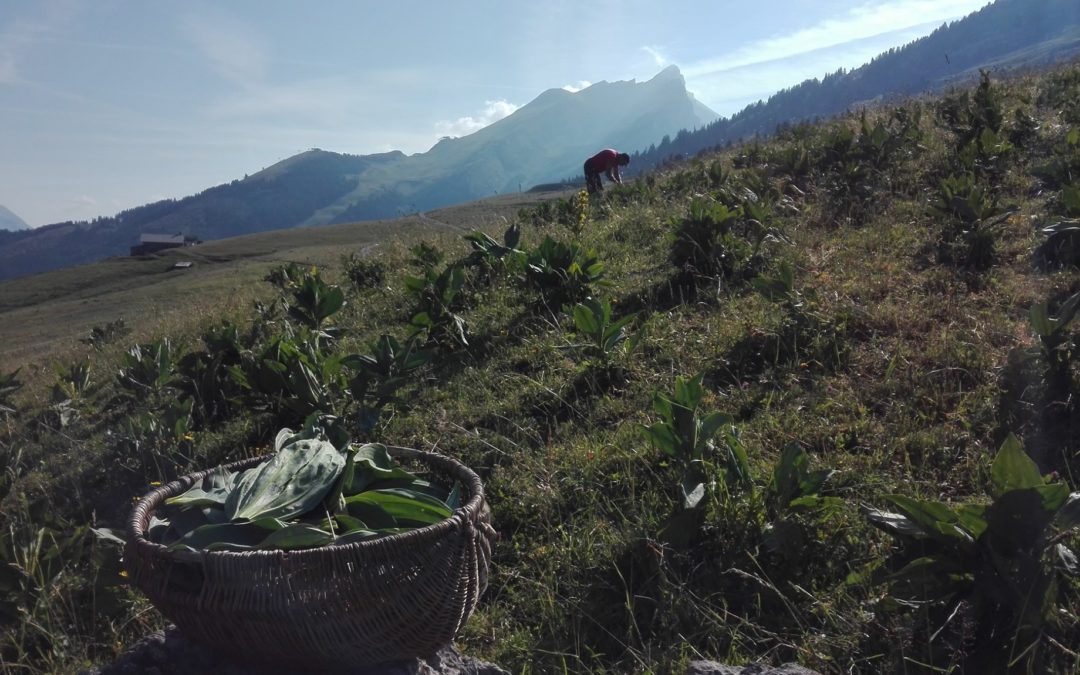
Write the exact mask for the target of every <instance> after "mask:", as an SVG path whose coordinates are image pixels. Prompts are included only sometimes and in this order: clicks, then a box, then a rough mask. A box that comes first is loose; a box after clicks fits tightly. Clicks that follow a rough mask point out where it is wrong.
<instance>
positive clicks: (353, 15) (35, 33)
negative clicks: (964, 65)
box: [0, 0, 988, 226]
mask: <svg viewBox="0 0 1080 675" xmlns="http://www.w3.org/2000/svg"><path fill="white" fill-rule="evenodd" d="M986 4H988V0H761V1H757V2H753V1H750V2H747V1H746V0H700V1H690V0H593V1H591V2H582V1H581V0H565V1H564V0H541V1H540V2H530V3H524V2H507V1H506V0H501V1H495V0H492V1H484V2H477V1H471V2H435V1H434V0H431V1H428V2H420V1H418V0H392V1H386V0H378V1H376V0H370V1H368V0H363V1H362V0H319V1H318V2H310V3H301V2H299V1H296V2H285V1H283V0H246V1H244V0H236V1H231V2H209V1H206V2H203V1H200V0H185V1H183V2H147V1H145V0H70V1H63V0H0V205H4V206H6V207H8V208H9V209H11V210H12V211H14V212H15V213H17V214H18V215H19V216H21V217H22V218H23V219H24V220H26V221H27V222H28V223H29V224H30V225H33V226H37V225H43V224H46V223H53V222H57V221H61V220H68V219H73V220H77V219H88V218H92V217H95V216H100V215H114V214H115V213H116V212H117V211H120V210H122V209H125V208H130V207H133V206H138V205H140V204H144V203H147V202H150V201H154V200H157V199H162V198H165V197H183V196H186V195H189V194H192V193H195V192H199V191H201V190H203V189H205V188H207V187H211V186H213V185H217V184H219V183H223V182H227V181H230V180H232V179H234V178H240V177H243V176H244V175H245V174H249V173H255V172H256V171H258V170H260V169H262V168H264V167H266V166H269V165H270V164H273V163H274V162H276V161H278V160H280V159H284V158H285V157H288V156H290V155H293V154H295V153H297V152H300V151H303V150H306V149H308V148H312V147H319V148H323V149H324V150H333V151H336V152H347V153H354V154H368V153H373V152H382V151H386V150H395V149H396V150H402V151H404V152H406V153H414V152H424V151H426V150H427V149H429V148H430V147H431V145H432V144H433V143H434V142H435V141H436V140H438V138H439V137H441V136H445V135H452V136H461V135H464V134H467V133H469V132H471V131H475V130H476V129H479V128H481V127H482V126H484V125H485V124H490V123H491V122H493V121H495V120H497V119H499V118H501V117H503V116H505V115H508V114H510V113H511V112H513V111H514V110H515V109H516V108H517V107H519V106H521V105H524V104H526V103H528V102H529V101H531V100H532V99H533V98H535V97H536V96H538V95H539V94H540V93H541V92H543V91H544V90H546V89H550V88H553V87H566V88H570V89H576V88H581V87H583V86H586V85H588V84H589V83H592V82H599V81H601V80H607V81H609V82H610V81H616V80H630V79H636V80H638V81H644V80H647V79H649V78H651V77H652V76H654V75H655V74H656V73H657V72H659V71H660V70H661V69H662V68H663V67H665V66H668V65H671V64H675V65H677V66H679V68H680V69H681V70H682V72H683V74H684V75H685V77H686V81H687V88H688V89H689V90H690V91H691V92H693V93H694V95H695V96H697V98H698V99H699V100H701V101H702V102H704V103H705V104H706V105H708V106H709V107H711V108H712V109H713V110H715V111H716V112H718V113H720V114H722V115H730V114H732V113H734V112H737V111H738V110H740V109H742V108H743V107H744V106H745V105H747V104H748V103H752V102H754V101H757V100H759V99H765V98H768V96H769V95H770V94H772V93H773V92H775V91H776V90H778V89H781V88H784V87H789V86H791V85H794V84H797V83H799V82H801V81H803V80H805V79H807V78H811V77H819V76H822V75H824V74H826V73H829V72H832V71H835V70H836V69H838V68H841V67H843V68H854V67H857V66H859V65H861V64H862V63H865V62H866V61H867V60H869V59H870V58H871V57H873V56H874V55H876V54H878V53H880V52H882V51H884V50H886V49H888V48H889V47H892V46H898V45H902V44H905V43H907V42H910V41H912V40H914V39H916V38H918V37H921V36H923V35H926V34H928V33H930V32H931V31H932V30H933V29H935V28H937V27H938V26H940V25H941V24H942V23H943V22H945V21H950V20H954V19H958V18H960V17H962V16H964V15H966V14H969V13H971V12H973V11H976V10H978V9H979V8H981V7H983V6H985V5H986ZM628 150H631V149H628Z"/></svg>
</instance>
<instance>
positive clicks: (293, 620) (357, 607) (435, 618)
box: [124, 447, 495, 672]
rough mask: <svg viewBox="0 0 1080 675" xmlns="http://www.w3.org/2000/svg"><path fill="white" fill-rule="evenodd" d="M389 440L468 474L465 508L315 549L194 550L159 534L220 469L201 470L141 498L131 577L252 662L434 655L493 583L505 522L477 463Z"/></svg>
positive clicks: (415, 456) (432, 466)
mask: <svg viewBox="0 0 1080 675" xmlns="http://www.w3.org/2000/svg"><path fill="white" fill-rule="evenodd" d="M388 449H389V451H390V454H391V455H392V456H394V457H395V458H397V459H399V460H405V461H411V462H416V463H419V464H421V465H423V466H424V468H426V469H427V470H429V471H431V472H432V473H433V474H435V475H436V476H439V477H443V478H445V479H447V480H449V481H450V482H452V481H453V480H455V479H456V480H459V481H461V485H462V500H463V506H461V507H460V508H458V509H456V510H455V511H454V514H453V516H451V517H450V518H448V519H446V520H444V521H442V522H440V523H436V524H434V525H429V526H427V527H423V528H419V529H416V530H412V531H410V532H405V533H402V534H396V535H392V536H388V537H383V538H380V539H374V540H370V541H364V542H359V543H354V544H348V545H344V546H329V547H324V548H317V549H309V550H300V551H269V550H268V551H252V552H242V553H237V552H201V553H198V554H192V553H191V552H188V553H187V555H186V556H185V555H177V554H176V553H173V552H170V551H169V550H168V549H166V548H165V547H164V546H161V545H159V544H155V543H153V542H151V541H149V540H148V539H147V538H146V529H147V527H148V526H149V522H150V516H151V514H153V512H154V509H156V508H157V507H158V506H160V505H161V504H162V503H163V502H164V501H165V500H166V499H168V498H169V497H172V496H174V495H178V494H180V493H182V492H184V491H186V490H187V489H188V488H189V487H190V486H191V485H193V484H194V483H195V482H196V481H200V480H202V478H203V477H204V476H206V475H208V474H209V473H210V472H211V471H213V470H211V471H203V472H201V473H196V474H192V475H190V476H185V477H183V478H181V479H179V480H177V481H174V482H172V483H169V484H168V485H165V486H163V487H160V488H158V489H156V490H154V491H153V492H150V493H149V494H147V495H146V496H145V497H143V498H142V499H141V500H140V501H139V502H138V504H136V505H135V508H134V510H133V511H132V514H131V520H130V521H129V523H128V544H127V548H126V550H125V555H124V564H125V566H126V568H127V570H128V573H129V575H130V577H131V580H132V582H133V583H134V584H135V586H136V587H138V588H139V589H140V590H141V591H142V592H143V593H145V594H146V595H147V597H149V598H150V601H151V602H152V603H153V604H154V605H155V606H156V607H157V608H158V609H159V610H160V611H161V613H162V614H164V615H165V616H166V617H168V618H169V619H171V620H172V621H173V622H175V623H176V625H177V627H178V628H179V629H180V630H181V632H182V633H183V634H184V635H185V636H186V637H187V638H189V639H190V640H192V641H194V642H197V643H200V644H203V645H205V646H208V647H211V648H214V649H217V650H219V651H221V652H223V653H224V654H226V655H232V656H235V657H236V658H237V659H241V660H245V661H251V662H256V663H264V664H266V663H270V664H273V665H274V666H276V667H279V668H280V667H282V666H289V667H299V668H302V669H304V670H307V671H312V672H316V671H320V670H321V671H325V670H334V669H338V668H355V667H357V666H362V665H371V664H375V663H381V662H385V661H394V660H401V659H410V658H415V657H425V656H429V655H431V654H434V653H435V652H436V651H438V650H439V649H440V648H441V647H443V646H445V645H447V644H449V643H450V641H451V640H452V639H453V638H454V635H455V634H456V633H457V632H458V631H459V630H460V629H461V627H462V626H464V624H465V621H466V620H467V619H468V618H469V615H470V614H471V613H472V611H473V609H474V608H475V607H476V602H477V599H478V598H479V596H480V594H481V593H482V592H483V591H484V589H485V588H486V587H487V577H488V564H489V562H490V559H491V548H492V544H493V542H494V539H495V531H494V530H493V529H492V527H491V515H490V510H489V509H488V506H487V503H486V502H485V501H484V490H483V486H482V485H481V483H480V479H479V478H478V477H477V475H476V474H475V473H473V472H472V471H471V470H470V469H469V468H468V467H466V466H465V465H464V464H461V463H460V462H457V461H455V460H453V459H450V458H448V457H444V456H442V455H437V454H435V453H430V452H422V451H419V450H412V449H409V448H396V447H390V448H388ZM263 459H265V458H259V459H253V460H248V461H244V462H236V463H234V464H230V465H228V467H227V468H228V469H229V470H232V471H235V470H240V469H246V468H248V467H251V466H254V465H256V464H258V463H259V462H260V461H262V460H263Z"/></svg>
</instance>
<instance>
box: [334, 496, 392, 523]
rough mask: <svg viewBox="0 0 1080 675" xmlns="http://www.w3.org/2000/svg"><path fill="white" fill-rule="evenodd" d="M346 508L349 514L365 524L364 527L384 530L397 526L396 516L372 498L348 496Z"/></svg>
mask: <svg viewBox="0 0 1080 675" xmlns="http://www.w3.org/2000/svg"><path fill="white" fill-rule="evenodd" d="M361 494H366V493H361ZM357 496H359V495H357ZM345 509H346V510H347V511H348V512H349V514H348V515H350V516H352V517H353V518H355V519H356V520H359V521H360V522H362V523H363V524H364V526H363V527H364V529H372V530H382V529H386V528H388V527H397V521H396V520H395V519H394V517H393V516H392V515H390V513H389V512H388V511H387V510H386V509H384V508H383V507H382V506H380V505H379V504H376V503H374V502H373V501H371V500H360V499H356V498H354V497H346V499H345Z"/></svg>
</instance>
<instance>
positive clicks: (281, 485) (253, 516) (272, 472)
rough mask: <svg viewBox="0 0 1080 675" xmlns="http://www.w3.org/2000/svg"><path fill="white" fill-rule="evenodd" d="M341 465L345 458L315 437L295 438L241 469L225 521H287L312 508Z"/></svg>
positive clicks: (230, 496) (229, 499) (230, 497)
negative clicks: (264, 459)
mask: <svg viewBox="0 0 1080 675" xmlns="http://www.w3.org/2000/svg"><path fill="white" fill-rule="evenodd" d="M344 467H345V457H344V456H343V455H342V454H341V453H340V452H338V451H337V449H335V448H334V446H333V445H332V444H331V443H329V442H327V441H322V440H318V439H306V440H300V441H295V442H293V443H290V444H288V445H286V446H284V447H282V449H281V450H280V451H279V452H278V453H277V454H276V455H274V457H273V458H271V459H270V460H269V461H267V462H263V463H262V464H260V465H259V466H256V467H252V468H251V469H248V470H247V471H245V472H244V473H243V474H242V475H241V476H240V478H239V479H238V480H237V481H236V487H235V488H234V489H233V490H232V492H230V493H229V497H228V499H227V500H226V501H225V515H226V516H228V518H229V520H232V521H237V520H249V521H253V520H260V519H262V518H278V519H282V520H288V519H290V518H293V517H295V516H298V515H300V514H302V513H305V512H307V511H309V510H311V509H312V508H314V507H315V505H317V504H318V503H319V502H320V501H322V499H323V498H324V497H325V496H326V494H327V493H328V492H329V491H330V489H331V488H332V487H333V486H334V481H336V480H337V477H338V475H339V474H340V473H341V471H342V470H343V469H344Z"/></svg>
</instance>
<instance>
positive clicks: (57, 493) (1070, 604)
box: [0, 62, 1080, 673]
mask: <svg viewBox="0 0 1080 675" xmlns="http://www.w3.org/2000/svg"><path fill="white" fill-rule="evenodd" d="M518 197H520V198H522V199H524V198H526V197H528V200H529V201H527V202H520V203H518V202H512V201H510V198H509V197H505V196H504V197H503V198H500V199H501V200H502V201H498V200H496V202H492V203H491V205H490V206H485V202H483V201H481V202H475V203H473V204H470V205H469V206H468V210H467V211H462V212H461V213H467V214H468V217H467V218H463V219H462V220H461V221H454V222H453V223H451V224H452V225H454V226H453V227H446V226H443V225H445V223H443V222H442V221H449V220H450V219H451V216H450V215H439V213H438V212H434V215H433V216H432V218H434V219H436V220H438V221H439V222H436V220H432V219H431V218H429V219H428V222H424V221H423V220H417V221H416V222H413V223H412V224H410V225H409V227H407V228H402V229H401V230H399V231H397V233H396V234H393V235H391V234H389V232H390V230H387V232H388V234H386V235H385V236H384V237H383V238H381V239H380V240H379V245H378V246H372V245H371V244H372V241H370V240H364V239H362V238H361V235H360V234H359V232H360V230H359V229H353V230H350V229H348V228H346V227H344V226H336V227H338V229H336V230H329V229H327V230H326V231H332V232H335V233H336V234H335V235H334V236H336V237H339V238H338V239H334V240H333V241H327V242H326V245H324V246H321V247H312V248H307V249H303V251H302V252H301V253H297V254H295V255H292V256H278V258H277V259H274V260H270V259H268V258H266V257H259V256H255V255H254V254H252V253H250V252H248V253H244V252H243V251H244V247H245V246H246V245H247V244H245V243H244V242H245V241H246V242H248V243H249V244H251V245H252V246H254V242H256V241H261V242H264V244H265V248H266V250H271V249H275V248H277V249H280V248H283V246H284V245H282V246H276V245H273V244H272V242H273V241H274V239H273V238H274V237H293V238H297V237H301V238H302V237H313V238H317V237H320V236H328V235H320V234H319V232H321V231H323V228H312V229H310V230H309V229H305V230H298V231H291V232H290V231H286V232H279V233H264V234H261V235H258V236H259V237H263V239H258V240H256V239H237V240H232V241H231V242H222V243H219V245H228V246H231V247H232V248H231V249H230V250H231V251H232V253H229V254H228V255H226V254H225V253H222V254H221V255H220V256H217V257H215V256H213V255H210V254H205V255H203V254H200V253H199V252H198V251H199V249H198V248H196V249H194V250H195V253H191V252H187V251H185V252H183V253H181V254H177V253H176V252H175V251H174V252H171V253H164V254H161V256H160V257H154V258H149V259H147V260H144V261H138V262H137V264H138V265H140V266H146V268H147V269H150V268H152V267H153V269H154V270H158V268H160V270H164V269H166V268H168V267H170V266H171V264H172V262H173V261H174V260H176V259H179V257H178V256H180V257H185V256H186V257H188V258H191V256H195V255H202V257H201V258H198V259H197V260H196V264H195V265H194V266H193V267H192V268H190V269H189V270H186V271H183V272H180V271H176V272H169V274H170V275H173V276H171V277H170V276H168V275H166V274H164V273H163V272H160V273H158V272H155V274H156V276H147V277H145V278H143V282H141V283H142V285H144V286H146V287H150V286H152V285H153V284H155V283H164V281H161V279H164V278H166V277H168V278H169V279H176V278H178V279H179V281H175V280H174V281H171V282H170V283H175V286H174V287H173V288H174V291H173V293H172V297H175V298H177V302H178V303H180V305H179V306H180V307H182V308H187V309H185V310H184V311H178V312H174V313H172V314H169V315H168V317H167V318H166V319H163V318H162V317H161V316H158V315H155V314H153V313H152V312H138V311H133V312H125V311H123V303H112V304H110V303H108V302H107V301H106V299H107V297H108V295H109V294H110V293H113V292H117V291H116V287H118V286H119V285H120V284H118V283H114V284H113V286H109V283H108V281H107V278H106V277H105V276H102V277H101V279H102V280H101V281H94V282H91V281H90V278H89V277H87V278H86V280H84V282H82V285H88V286H93V284H95V283H100V284H101V285H100V289H101V292H100V294H99V295H100V298H98V299H96V300H95V303H98V302H100V303H101V304H100V305H98V304H95V305H91V306H90V307H91V308H92V307H95V306H97V307H101V308H103V309H100V310H97V313H93V314H91V315H90V316H91V319H90V320H89V323H88V327H87V329H86V330H85V331H83V332H82V333H80V334H79V335H77V336H73V338H72V339H71V340H69V341H68V342H64V343H62V345H61V346H60V347H57V348H56V349H53V350H51V351H49V352H48V356H47V358H44V359H43V358H40V356H31V355H32V354H34V352H33V351H32V350H30V349H27V347H28V345H27V344H19V342H18V340H17V338H13V339H14V340H15V341H14V342H12V343H9V344H7V345H5V346H4V350H5V351H4V352H3V354H4V356H3V359H4V361H3V366H2V368H0V465H2V466H3V467H4V468H5V470H4V472H3V473H2V474H0V521H2V523H3V526H2V529H0V625H2V626H3V630H2V631H0V668H2V669H3V670H4V672H11V673H24V672H26V673H72V672H76V671H77V670H79V669H80V668H90V667H95V666H101V665H103V664H106V663H109V662H111V661H113V660H114V659H116V658H117V657H118V656H119V655H120V654H122V653H123V652H124V651H125V650H126V649H127V648H129V647H130V646H131V645H133V644H134V643H135V642H136V641H138V640H139V639H140V638H141V637H142V636H144V635H146V634H147V633H150V632H152V631H154V630H157V629H160V628H161V627H162V626H163V625H164V624H165V623H166V620H165V619H164V618H163V617H162V616H161V615H160V614H159V613H158V612H157V611H156V610H155V609H153V607H152V606H151V605H150V604H149V603H148V601H147V600H146V598H145V597H144V596H143V595H142V594H141V593H139V592H138V591H137V590H136V589H134V588H133V587H131V586H130V585H129V583H128V582H129V580H128V579H127V578H126V577H125V573H123V572H122V570H123V567H122V563H121V553H122V546H121V545H119V544H121V543H122V542H121V541H120V537H118V536H117V534H116V533H117V531H122V529H123V527H124V523H125V521H126V519H127V517H128V513H129V511H130V509H131V504H132V498H137V497H138V496H140V495H143V494H145V493H146V492H147V491H148V490H150V489H151V487H150V486H153V485H158V484H163V483H167V482H169V481H171V480H173V479H175V478H177V477H178V476H183V475H186V474H190V473H193V472H196V471H202V470H204V469H209V468H212V467H215V466H218V465H222V464H225V463H229V462H235V461H239V460H245V459H250V458H254V457H257V456H260V455H264V454H266V453H267V452H268V448H273V447H274V445H275V438H276V437H277V436H278V433H279V430H281V429H282V428H292V429H298V428H302V427H303V426H304V425H305V421H308V420H311V419H312V418H313V416H314V417H315V418H322V419H329V420H333V422H334V424H336V425H337V426H338V427H339V428H340V429H341V430H343V431H345V432H346V433H347V434H348V435H349V436H350V437H351V438H352V439H354V440H355V441H358V442H376V443H385V444H387V445H393V446H403V447H407V448H415V449H419V450H428V451H434V452H437V453H441V454H444V455H447V456H449V457H452V458H454V459H456V460H458V461H459V462H461V463H462V464H464V465H466V466H468V467H470V468H471V469H472V470H473V471H475V472H476V473H477V474H478V475H479V476H480V478H481V480H482V482H483V486H484V490H485V493H486V499H487V501H488V503H489V504H490V507H491V522H492V524H493V526H494V528H495V531H496V532H497V533H498V541H497V542H496V544H495V546H494V551H493V557H492V564H491V572H490V579H489V581H488V587H487V590H486V592H485V593H484V594H483V595H482V596H481V598H480V601H479V605H478V606H477V609H476V611H475V612H474V613H473V614H472V616H471V617H470V618H469V620H468V622H467V624H466V625H465V627H464V630H463V632H462V633H461V634H460V635H459V637H458V639H457V642H456V644H457V646H458V647H459V649H461V651H462V652H464V653H466V654H468V655H472V656H475V657H477V658H482V659H484V660H488V661H491V662H494V663H497V664H499V665H500V666H502V667H504V668H506V669H508V670H510V671H512V672H515V673H556V672H587V673H683V672H685V669H686V665H687V664H688V663H689V662H690V661H692V660H697V659H710V660H716V661H721V662H724V663H732V664H736V663H752V662H762V663H773V664H781V663H787V662H798V663H800V664H802V665H804V666H806V667H808V668H812V669H814V670H817V671H819V672H821V673H948V672H966V673H1003V672H1017V673H1080V583H1078V581H1077V577H1076V575H1077V574H1078V573H1080V561H1078V558H1077V551H1080V531H1078V526H1080V401H1078V396H1080V330H1078V327H1080V320H1078V316H1080V65H1077V64H1076V63H1075V62H1073V63H1072V64H1070V65H1066V66H1059V67H1057V68H1055V69H1052V70H1045V71H1040V72H1026V73H1023V74H1017V75H1012V76H1010V77H999V76H997V75H995V74H993V73H991V72H983V74H982V77H981V78H980V79H979V80H978V81H975V82H972V83H970V84H969V85H966V86H965V87H963V88H954V89H951V90H949V91H947V92H946V93H944V94H942V95H940V96H935V97H930V96H924V97H920V98H913V99H909V100H905V101H903V102H899V103H895V104H889V105H881V106H876V107H865V108H863V107H860V108H853V109H852V110H851V111H849V112H848V113H846V114H843V115H841V116H839V117H836V118H833V119H829V120H825V121H820V122H815V123H805V124H799V125H788V126H782V127H780V128H779V129H777V131H776V133H775V134H773V135H771V136H770V137H768V138H756V139H753V140H749V141H744V142H740V143H734V144H731V145H729V146H728V147H722V148H716V149H714V150H711V151H707V152H703V153H700V154H698V155H697V156H695V157H690V158H683V159H673V160H671V161H669V162H666V163H665V164H663V165H662V166H661V167H660V168H658V169H656V170H654V171H651V172H648V173H644V174H642V175H639V176H636V177H635V178H634V179H633V180H627V181H626V182H625V184H623V185H621V186H612V188H611V189H607V190H605V191H603V193H602V194H600V195H599V196H594V197H592V198H590V197H588V195H586V194H585V193H584V192H577V191H575V190H569V191H563V192H559V193H538V194H532V195H519V196H518ZM450 213H451V210H447V211H446V214H450ZM440 223H441V224H440ZM352 233H355V236H356V238H355V239H350V237H352V236H353V234H352ZM212 245H213V244H207V245H206V246H212ZM205 250H207V251H212V249H205ZM226 259H228V261H229V263H230V265H231V266H230V267H229V268H228V270H229V271H228V275H229V277H228V278H230V279H233V280H234V282H235V283H239V282H241V281H243V282H245V283H246V285H245V288H244V290H243V291H242V292H229V291H228V290H227V289H228V285H227V284H226V282H225V281H223V280H221V279H217V280H214V279H213V278H211V277H210V276H209V275H210V274H211V270H212V269H213V268H214V264H215V263H220V262H221V261H223V260H226ZM106 264H109V263H100V265H106ZM131 264H132V265H135V264H136V263H135V262H132V263H131ZM155 265H156V266H157V267H154V266H155ZM86 269H87V270H89V269H91V268H90V267H88V268H86ZM94 269H99V270H105V269H106V268H104V267H102V268H94ZM127 269H128V270H129V271H130V272H132V273H134V271H135V269H136V268H135V267H130V268H127ZM117 273H119V272H117ZM87 274H89V272H87ZM101 274H102V275H105V274H106V272H105V271H102V272H101ZM34 279H35V278H33V277H31V278H27V279H23V280H19V279H16V280H11V281H8V282H5V284H4V286H6V287H7V288H8V289H9V290H11V292H15V290H14V289H17V288H23V289H27V290H26V293H30V290H31V289H32V284H34V283H37V282H35V280H34ZM19 284H24V285H23V286H17V285H19ZM185 289H187V290H185ZM200 289H201V290H200ZM215 289H216V290H215ZM35 292H39V293H41V296H40V297H41V300H40V302H36V303H33V304H32V305H31V306H32V307H33V308H34V309H35V310H36V311H37V312H38V313H39V314H40V313H44V314H45V315H47V314H48V313H49V312H50V305H49V296H48V294H47V293H46V291H44V290H40V289H38V290H37V291H35ZM26 297H31V296H29V295H27V296H26ZM34 297H37V296H34ZM87 297H90V296H89V295H88V296H87ZM95 297H96V296H95ZM26 309H27V308H13V307H11V306H10V305H8V306H5V308H4V309H3V310H0V318H3V320H4V322H5V323H6V322H7V321H8V319H9V318H10V316H13V314H11V313H13V312H17V311H22V312H23V314H19V316H20V317H25V320H26V321H30V320H31V319H30V315H29V314H28V313H26V312H25V310H26ZM87 311H90V312H94V310H93V309H88V310H87ZM5 315H8V316H7V317H5ZM35 320H37V321H41V318H40V316H39V317H38V318H37V319H35ZM51 320H52V321H54V322H55V323H57V324H61V323H63V322H64V319H63V317H56V318H54V319H51ZM11 334H12V335H13V336H17V335H19V333H17V332H14V331H13V332H12V333H11ZM26 335H29V334H26ZM76 338H78V341H76ZM25 339H26V340H30V339H32V338H30V337H26V338H25ZM328 485H329V483H328ZM316 501H317V500H316ZM301 546H302V544H301Z"/></svg>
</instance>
